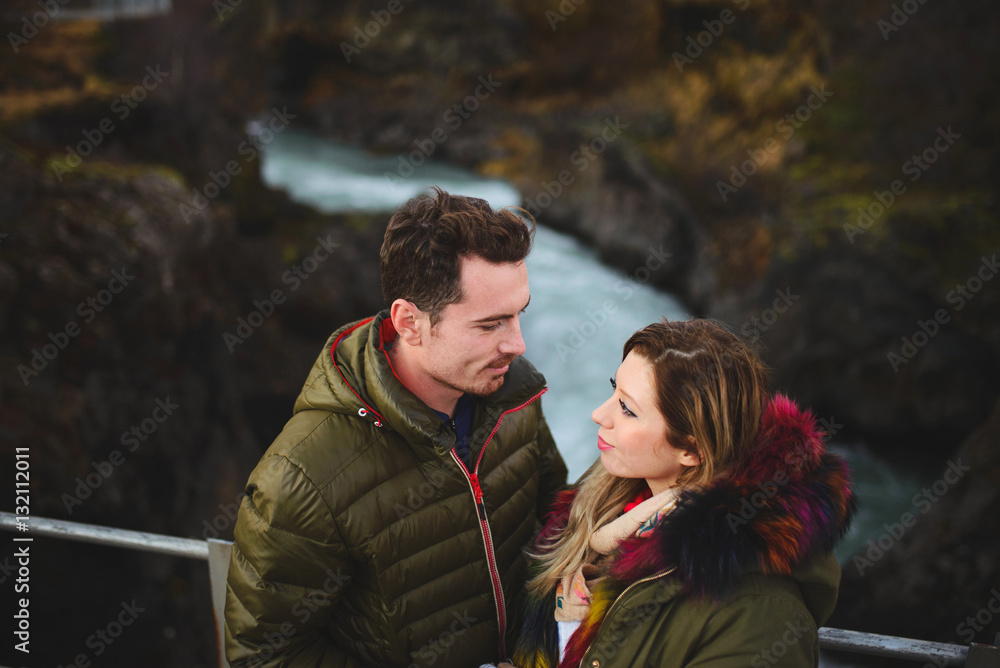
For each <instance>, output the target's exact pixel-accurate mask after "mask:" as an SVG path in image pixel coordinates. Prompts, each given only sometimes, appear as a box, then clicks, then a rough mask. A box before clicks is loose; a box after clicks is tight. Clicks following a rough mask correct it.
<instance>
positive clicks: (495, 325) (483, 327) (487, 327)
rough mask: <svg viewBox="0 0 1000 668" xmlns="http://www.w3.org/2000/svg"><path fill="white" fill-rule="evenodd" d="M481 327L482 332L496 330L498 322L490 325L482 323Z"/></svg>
mask: <svg viewBox="0 0 1000 668" xmlns="http://www.w3.org/2000/svg"><path fill="white" fill-rule="evenodd" d="M481 329H482V330H483V331H484V332H495V331H496V330H498V329H500V323H499V322H495V323H493V324H492V325H482V327H481Z"/></svg>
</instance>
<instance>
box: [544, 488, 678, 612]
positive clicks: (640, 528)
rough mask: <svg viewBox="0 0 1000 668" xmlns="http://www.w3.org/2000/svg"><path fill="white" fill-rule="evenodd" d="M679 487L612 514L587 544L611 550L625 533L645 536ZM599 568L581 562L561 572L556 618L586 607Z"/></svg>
mask: <svg viewBox="0 0 1000 668" xmlns="http://www.w3.org/2000/svg"><path fill="white" fill-rule="evenodd" d="M679 493H680V488H679V487H671V488H670V489H668V490H665V491H663V492H660V493H659V494H657V495H656V496H653V497H650V498H648V499H646V500H645V501H643V502H642V503H640V504H639V505H637V506H636V507H634V508H632V509H631V510H629V511H628V512H627V513H625V514H624V515H621V516H619V517H616V518H615V519H613V520H612V521H610V522H608V523H607V524H605V525H604V526H602V527H601V528H599V529H597V530H596V531H594V533H593V535H592V536H591V537H590V547H591V548H593V549H594V551H596V552H597V553H598V554H601V555H608V554H611V553H612V552H613V551H614V549H615V548H616V547H618V544H619V543H621V542H622V541H623V540H625V539H626V538H628V537H629V536H632V535H635V536H637V537H639V538H645V537H646V536H648V535H649V534H650V533H652V531H653V529H655V528H656V525H657V524H659V523H660V520H661V519H662V518H663V516H664V515H666V514H667V513H669V512H670V511H671V510H673V509H674V505H675V504H676V503H677V495H678V494H679ZM599 573H600V569H599V568H598V567H597V566H595V565H594V564H583V565H582V566H580V568H578V569H577V571H576V573H574V574H572V575H564V576H563V579H562V582H560V583H559V585H558V586H557V587H556V613H555V617H556V621H557V622H572V621H578V620H581V619H583V618H584V617H585V616H586V614H587V610H588V609H589V608H590V588H591V587H592V586H593V585H594V584H595V583H596V582H597V580H598V579H599Z"/></svg>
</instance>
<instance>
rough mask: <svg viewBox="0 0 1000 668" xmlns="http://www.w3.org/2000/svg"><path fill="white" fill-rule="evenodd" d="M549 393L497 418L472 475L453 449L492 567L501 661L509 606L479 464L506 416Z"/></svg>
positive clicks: (452, 453) (531, 399)
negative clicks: (481, 483)
mask: <svg viewBox="0 0 1000 668" xmlns="http://www.w3.org/2000/svg"><path fill="white" fill-rule="evenodd" d="M547 391H548V388H544V389H542V391H541V392H539V393H538V394H536V395H535V396H533V397H531V398H530V399H528V400H527V401H525V402H524V403H523V404H521V405H520V406H516V407H514V408H510V409H508V410H505V411H504V412H503V413H501V414H500V417H499V418H497V423H496V426H495V427H493V431H491V432H490V435H489V437H487V439H486V442H485V443H483V447H482V448H481V449H480V451H479V457H478V458H477V459H476V466H475V468H474V469H473V470H472V473H469V468H468V467H467V466H466V465H465V462H463V461H462V460H461V458H459V456H458V453H457V452H455V448H452V449H451V456H452V459H454V460H455V462H457V463H458V465H459V467H460V468H461V469H462V470H463V471H465V476H466V477H467V478H468V479H469V487H470V488H471V489H472V496H473V498H474V499H475V501H476V513H477V514H478V515H479V529H480V532H481V533H482V536H483V545H484V547H485V548H486V561H487V563H488V564H489V567H490V580H491V581H492V583H493V599H494V601H495V602H496V606H497V625H498V626H499V629H500V658H501V659H504V658H505V657H506V656H507V648H506V643H505V641H504V636H506V635H507V605H506V602H505V601H504V596H503V586H502V585H501V584H500V569H498V568H497V560H496V554H495V553H494V551H493V533H492V532H491V531H490V523H489V520H488V519H487V517H486V504H484V503H483V488H482V487H480V486H479V463H480V462H481V461H483V454H484V453H485V452H486V446H487V445H489V444H490V441H492V440H493V437H494V436H495V435H496V433H497V431H499V430H500V423H501V422H503V418H504V416H505V415H507V414H508V413H514V412H516V411H519V410H521V409H522V408H524V407H525V406H527V405H529V404H531V403H532V402H533V401H535V400H536V399H538V397H540V396H542V395H543V394H545V393H546V392H547Z"/></svg>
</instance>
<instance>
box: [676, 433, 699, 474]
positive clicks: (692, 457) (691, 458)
mask: <svg viewBox="0 0 1000 668" xmlns="http://www.w3.org/2000/svg"><path fill="white" fill-rule="evenodd" d="M680 463H681V464H682V465H683V466H691V467H694V466H701V453H700V452H699V451H698V445H697V443H695V440H694V438H693V437H690V436H689V437H688V438H687V443H685V444H684V453H683V454H682V455H681V458H680Z"/></svg>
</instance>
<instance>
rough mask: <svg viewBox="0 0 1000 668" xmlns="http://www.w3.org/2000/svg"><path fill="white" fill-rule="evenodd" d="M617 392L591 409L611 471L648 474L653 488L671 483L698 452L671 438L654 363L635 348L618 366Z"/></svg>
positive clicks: (623, 475) (606, 465)
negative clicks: (679, 445) (676, 444)
mask: <svg viewBox="0 0 1000 668" xmlns="http://www.w3.org/2000/svg"><path fill="white" fill-rule="evenodd" d="M613 384H614V392H613V393H612V394H611V397H610V398H609V399H608V400H607V401H605V402H604V403H603V404H601V405H600V406H598V407H597V409H596V410H595V411H594V412H593V413H591V416H590V417H591V418H592V419H593V420H594V422H596V423H597V424H598V426H599V427H600V429H598V430H597V447H598V448H599V449H600V451H601V463H602V464H603V465H604V468H605V469H607V471H608V473H611V474H612V475H616V476H618V477H619V478H643V479H645V480H646V483H647V484H649V488H650V489H651V490H652V492H653V494H658V493H660V492H662V491H664V490H665V489H667V488H669V487H671V486H672V485H673V484H674V483H675V482H676V481H677V476H678V475H680V474H681V472H682V471H683V470H684V468H685V467H689V466H697V465H698V464H699V463H700V459H699V457H698V455H697V454H696V453H693V452H691V451H689V450H681V449H679V448H675V447H674V446H673V445H671V444H670V443H669V442H668V441H667V421H666V420H665V419H664V418H663V415H662V414H661V413H660V411H659V409H658V408H657V404H656V390H655V389H654V385H653V365H652V364H650V363H649V361H648V360H646V358H644V357H641V356H640V355H638V354H636V352H635V351H632V352H630V353H629V354H628V356H627V357H625V359H624V360H623V361H622V363H621V366H619V367H618V374H617V375H616V377H615V380H614V381H613Z"/></svg>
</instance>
